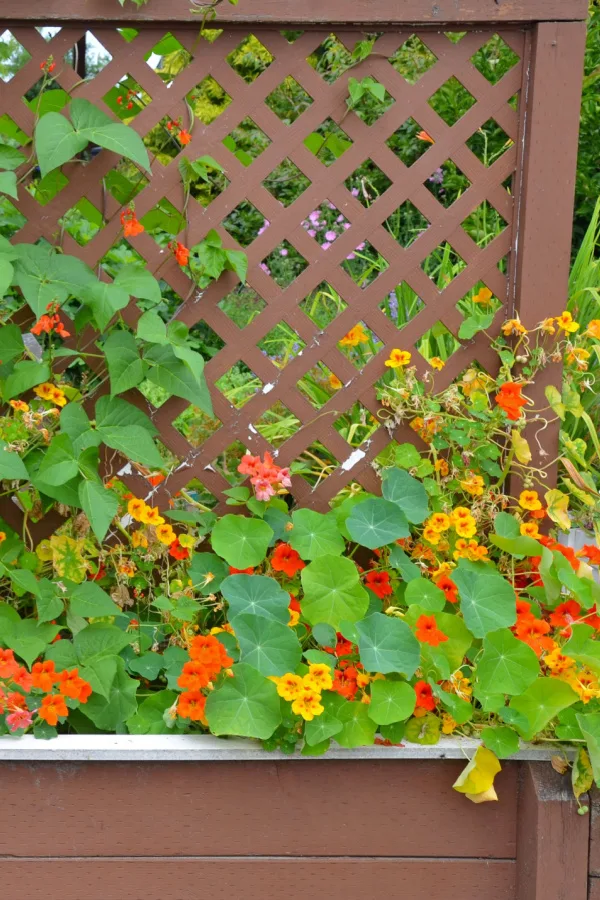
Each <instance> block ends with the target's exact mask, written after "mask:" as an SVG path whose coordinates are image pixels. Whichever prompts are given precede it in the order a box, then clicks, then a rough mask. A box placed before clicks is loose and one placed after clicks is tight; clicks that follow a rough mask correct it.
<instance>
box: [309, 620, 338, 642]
mask: <svg viewBox="0 0 600 900" xmlns="http://www.w3.org/2000/svg"><path fill="white" fill-rule="evenodd" d="M312 636H313V637H314V639H315V641H316V642H317V644H320V645H321V647H335V645H336V641H337V637H336V633H335V628H332V627H331V625H327V624H326V623H325V622H317V624H316V625H315V626H314V627H313V630H312Z"/></svg>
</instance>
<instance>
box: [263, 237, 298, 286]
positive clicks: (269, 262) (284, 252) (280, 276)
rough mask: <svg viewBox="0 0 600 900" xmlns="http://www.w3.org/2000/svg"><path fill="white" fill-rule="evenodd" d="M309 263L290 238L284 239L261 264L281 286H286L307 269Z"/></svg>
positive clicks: (264, 270)
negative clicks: (291, 242)
mask: <svg viewBox="0 0 600 900" xmlns="http://www.w3.org/2000/svg"><path fill="white" fill-rule="evenodd" d="M307 266H308V263H307V262H306V260H305V259H304V257H303V256H302V254H301V253H298V251H297V250H296V248H295V247H293V246H292V245H291V244H290V242H289V241H288V240H285V239H284V240H283V241H282V242H281V243H280V244H279V245H278V246H277V247H275V249H274V250H272V251H271V253H269V255H268V256H267V257H265V259H263V261H262V262H261V264H260V267H261V269H262V270H263V272H266V274H267V275H270V276H271V278H272V279H273V281H276V282H277V284H278V285H279V287H281V288H286V287H288V285H290V284H291V283H292V281H295V280H296V278H297V277H298V275H301V274H302V272H304V270H305V269H306V267H307Z"/></svg>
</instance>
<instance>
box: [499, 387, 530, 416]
mask: <svg viewBox="0 0 600 900" xmlns="http://www.w3.org/2000/svg"><path fill="white" fill-rule="evenodd" d="M522 389H523V385H522V384H516V383H515V382H514V381H507V382H506V383H505V384H503V385H502V387H501V388H500V390H499V392H498V393H497V394H496V403H497V404H498V406H499V407H500V409H503V410H504V412H505V413H506V415H507V417H508V418H509V419H511V420H512V421H513V422H516V421H517V419H519V417H520V415H521V407H523V406H526V405H527V400H525V398H524V397H522V396H521V390H522Z"/></svg>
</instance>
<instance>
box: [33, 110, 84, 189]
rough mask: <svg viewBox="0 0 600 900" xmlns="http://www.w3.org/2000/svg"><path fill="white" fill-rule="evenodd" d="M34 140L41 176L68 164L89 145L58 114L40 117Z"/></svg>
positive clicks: (53, 113) (51, 113)
mask: <svg viewBox="0 0 600 900" xmlns="http://www.w3.org/2000/svg"><path fill="white" fill-rule="evenodd" d="M34 140H35V149H36V154H37V158H38V163H39V166H40V170H41V173H42V176H44V175H47V173H48V172H51V171H52V169H56V168H58V166H62V164H63V163H66V162H68V161H69V160H70V159H72V158H73V157H74V156H75V155H76V154H77V153H80V152H81V151H82V150H85V148H86V147H87V145H88V143H89V139H88V138H87V137H85V136H84V135H82V134H77V132H76V131H75V129H74V128H73V126H72V125H71V123H70V122H69V120H68V119H66V118H65V117H64V116H62V115H61V114H60V113H58V112H48V113H46V115H45V116H42V118H41V119H40V120H39V122H38V124H37V127H36V129H35V137H34Z"/></svg>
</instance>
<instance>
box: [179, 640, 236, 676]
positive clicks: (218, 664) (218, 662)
mask: <svg viewBox="0 0 600 900" xmlns="http://www.w3.org/2000/svg"><path fill="white" fill-rule="evenodd" d="M189 654H190V657H191V659H193V660H195V661H196V662H200V663H202V665H203V666H204V667H205V668H206V669H207V671H208V674H209V678H210V679H211V680H212V678H214V677H215V676H216V675H218V674H219V672H220V671H221V669H225V668H227V666H231V665H232V664H233V660H232V659H231V658H230V657H229V656H228V655H227V651H226V650H225V647H224V646H223V644H222V643H221V642H220V641H218V640H217V638H216V637H214V636H213V635H212V634H199V635H196V637H194V638H192V642H191V644H190V649H189Z"/></svg>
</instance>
